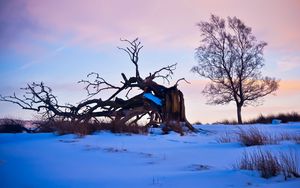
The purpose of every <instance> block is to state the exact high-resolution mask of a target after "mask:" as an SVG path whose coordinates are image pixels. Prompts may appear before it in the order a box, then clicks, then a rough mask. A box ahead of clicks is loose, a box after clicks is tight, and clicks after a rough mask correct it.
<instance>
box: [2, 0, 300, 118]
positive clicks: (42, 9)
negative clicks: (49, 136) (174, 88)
mask: <svg viewBox="0 0 300 188" xmlns="http://www.w3.org/2000/svg"><path fill="white" fill-rule="evenodd" d="M299 10H300V1H299V0H263V1H262V0H252V1H246V0H245V1H244V0H207V1H206V0H185V1H179V0H164V1H161V0H149V1H147V0H128V1H125V0H124V1H121V0H119V1H117V0H107V1H104V0H0V93H1V94H2V95H11V94H13V93H14V92H16V94H21V92H20V90H19V88H21V87H24V86H26V84H27V83H32V82H40V81H43V82H44V83H45V84H46V85H48V86H50V87H51V88H52V89H53V93H54V94H55V95H56V96H58V99H59V100H60V101H61V103H62V104H64V103H76V102H79V101H80V100H81V99H83V98H84V97H85V96H86V93H85V91H84V89H83V87H84V86H83V85H80V84H78V83H77V82H78V81H79V80H81V79H84V78H85V76H86V75H87V74H88V73H90V72H98V73H99V74H100V75H101V76H103V77H104V78H106V79H107V80H109V81H111V82H112V83H115V84H119V83H120V81H121V79H122V77H121V73H122V72H123V73H125V74H126V75H127V76H128V77H129V76H130V75H134V67H133V65H132V64H131V63H130V61H129V59H128V57H127V56H126V54H125V53H124V52H122V51H120V50H118V48H117V46H124V44H123V43H122V42H121V41H120V38H126V39H129V40H132V39H135V38H136V37H139V39H140V40H141V42H142V43H143V45H144V47H143V49H142V51H141V53H140V61H139V64H140V72H141V74H142V75H144V76H146V75H148V74H149V72H153V71H155V70H157V69H159V68H161V67H163V66H167V65H170V64H173V63H178V65H177V69H176V71H175V74H174V76H173V80H172V82H171V85H172V84H174V83H175V82H176V80H177V79H179V78H182V77H185V78H186V79H187V80H188V81H189V82H191V84H185V83H184V82H181V83H180V85H179V89H180V90H182V92H183V93H184V97H185V103H186V104H185V105H186V113H187V118H188V119H189V121H190V122H196V121H199V122H202V123H212V122H216V121H221V120H224V119H230V120H231V119H236V109H235V105H234V103H231V104H229V105H224V106H223V105H222V106H212V105H207V104H206V98H205V97H204V96H203V95H202V94H201V91H202V90H203V88H204V86H205V84H206V83H207V82H208V80H206V79H205V78H201V77H200V76H198V75H196V74H194V73H192V72H190V69H191V68H192V67H193V66H194V65H196V64H197V59H196V58H195V49H196V48H197V47H198V46H199V45H200V40H201V36H200V32H199V28H197V26H196V24H197V23H199V22H200V21H208V19H209V17H210V15H211V14H215V15H218V16H220V17H223V18H226V17H228V16H231V17H232V16H236V17H238V18H240V19H241V20H242V21H243V22H245V24H246V25H247V26H250V27H251V28H252V31H253V33H254V35H255V36H256V38H257V39H258V40H260V41H265V42H267V43H268V45H267V47H266V48H265V51H264V52H265V53H264V58H265V66H264V68H263V69H262V73H263V75H265V76H271V77H276V78H278V79H280V80H281V81H280V88H279V90H278V91H277V92H276V94H275V95H270V96H267V97H265V98H264V103H263V105H261V106H256V107H253V106H249V107H245V108H243V110H242V113H243V117H244V119H246V120H247V119H251V118H254V117H256V116H258V115H260V114H264V115H267V114H277V113H286V112H299V113H300V34H299V31H300V19H299V18H300V11H299ZM166 86H168V85H166ZM4 117H9V118H22V119H32V118H35V117H36V116H35V114H34V113H31V112H28V111H24V110H21V109H20V108H19V107H18V106H16V105H13V104H9V103H3V102H0V118H4Z"/></svg>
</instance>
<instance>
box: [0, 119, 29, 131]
mask: <svg viewBox="0 0 300 188" xmlns="http://www.w3.org/2000/svg"><path fill="white" fill-rule="evenodd" d="M22 132H29V130H28V129H27V128H25V127H24V123H23V122H22V121H21V120H14V119H8V118H7V119H1V122H0V133H22Z"/></svg>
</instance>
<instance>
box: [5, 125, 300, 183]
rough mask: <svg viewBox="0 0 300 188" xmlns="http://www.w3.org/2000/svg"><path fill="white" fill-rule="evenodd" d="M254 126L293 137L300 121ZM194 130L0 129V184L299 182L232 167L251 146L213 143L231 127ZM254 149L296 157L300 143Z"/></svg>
mask: <svg viewBox="0 0 300 188" xmlns="http://www.w3.org/2000/svg"><path fill="white" fill-rule="evenodd" d="M255 126H257V127H259V129H261V130H262V131H268V132H271V133H272V134H281V133H290V134H300V123H293V124H278V125H255ZM197 127H201V128H202V129H205V130H208V131H209V132H208V133H207V134H203V133H199V134H190V135H187V136H180V135H178V134H176V133H171V134H169V135H160V134H158V133H154V134H149V135H128V134H112V133H108V132H100V133H97V134H95V135H90V136H86V137H84V138H78V137H76V136H75V135H64V136H56V135H54V134H42V133H41V134H27V133H22V134H0V178H1V179H0V187H3V188H4V187H16V188H23V187H24V188H36V187H60V188H61V187H99V188H100V187H101V188H104V187H122V188H126V187H130V188H132V187H139V188H142V187H170V188H176V187H185V188H188V187H203V188H210V187H211V188H222V187H268V188H279V187H282V188H283V187H284V188H287V187H291V188H296V187H300V179H299V178H298V179H296V178H292V179H288V181H284V178H283V176H282V175H279V176H277V177H273V178H270V179H264V178H261V177H260V175H259V173H258V172H256V171H247V170H236V169H234V168H233V165H234V164H236V162H237V161H238V160H239V159H240V158H241V156H242V154H243V152H244V151H251V150H253V149H256V148H257V146H252V147H245V146H243V145H241V143H239V142H237V141H233V142H231V143H219V142H218V139H219V138H220V137H222V136H224V135H227V136H234V135H235V134H234V132H235V131H236V130H237V127H236V126H229V125H201V126H197ZM154 132H156V130H155V131H154ZM261 148H263V149H268V150H270V151H272V152H279V151H283V152H286V151H288V150H291V149H292V150H295V151H296V152H298V155H299V154H300V144H296V143H294V142H293V141H282V142H280V143H279V144H276V145H265V146H261ZM298 160H299V158H298ZM298 162H299V163H298V164H299V165H300V161H298ZM299 168H300V166H299Z"/></svg>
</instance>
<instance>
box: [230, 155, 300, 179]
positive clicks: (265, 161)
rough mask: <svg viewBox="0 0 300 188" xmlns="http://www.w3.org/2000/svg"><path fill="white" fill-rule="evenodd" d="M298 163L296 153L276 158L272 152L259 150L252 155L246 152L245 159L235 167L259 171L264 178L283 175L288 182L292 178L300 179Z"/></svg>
mask: <svg viewBox="0 0 300 188" xmlns="http://www.w3.org/2000/svg"><path fill="white" fill-rule="evenodd" d="M297 161H298V156H297V155H296V152H292V151H289V152H288V153H280V155H279V156H276V155H274V154H272V153H271V152H270V151H262V150H261V149H258V150H256V151H254V152H253V153H251V154H249V153H247V152H244V154H243V157H242V158H241V160H240V161H239V162H238V163H237V164H236V165H235V168H238V169H244V170H257V171H259V172H260V174H261V177H263V178H270V177H273V176H277V175H279V174H280V173H282V174H283V175H284V178H285V180H286V179H287V178H291V177H296V178H299V177H300V175H299V169H298V164H297Z"/></svg>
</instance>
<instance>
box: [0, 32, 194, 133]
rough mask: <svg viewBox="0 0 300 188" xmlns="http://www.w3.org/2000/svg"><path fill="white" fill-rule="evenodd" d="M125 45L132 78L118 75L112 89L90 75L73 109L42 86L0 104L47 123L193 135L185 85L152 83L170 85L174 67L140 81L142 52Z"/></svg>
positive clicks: (135, 44) (136, 46)
mask: <svg viewBox="0 0 300 188" xmlns="http://www.w3.org/2000/svg"><path fill="white" fill-rule="evenodd" d="M121 41H122V42H124V43H126V44H127V46H126V47H125V48H120V47H119V49H120V50H122V51H124V52H126V53H127V54H128V56H129V58H130V61H131V63H132V64H133V65H134V68H135V75H133V76H131V77H127V76H126V75H125V74H124V73H121V76H122V81H121V85H120V86H117V85H113V84H111V83H110V82H108V81H106V80H105V79H104V78H103V77H101V76H100V75H99V74H98V73H95V72H92V73H90V74H88V75H87V79H86V80H81V81H79V83H83V84H85V89H86V91H87V93H88V97H87V99H85V100H83V101H81V102H80V103H79V104H77V105H71V104H67V105H61V104H59V102H58V100H57V97H56V96H54V95H53V93H52V90H51V88H50V87H48V86H46V85H45V84H44V83H43V82H41V83H32V84H27V87H25V88H21V89H22V90H24V91H25V94H24V95H23V96H22V97H18V96H17V95H16V94H13V95H12V96H2V95H0V101H5V102H10V103H14V104H16V105H19V106H20V107H21V108H23V109H25V110H32V111H36V112H38V113H39V114H41V115H42V116H43V117H44V118H46V119H47V120H55V119H60V120H63V121H71V122H91V121H99V120H100V119H101V118H109V119H110V120H111V122H112V123H116V124H118V125H127V126H128V125H129V126H130V125H137V124H138V121H141V120H144V121H145V120H146V121H147V123H146V125H145V126H148V127H150V126H154V125H155V126H161V127H162V128H163V129H164V130H165V131H169V130H173V131H176V132H179V133H180V134H183V132H186V131H196V129H195V128H194V127H193V126H192V125H191V124H190V123H189V122H188V120H187V118H186V115H185V105H184V96H183V93H182V92H181V91H180V90H179V89H178V88H177V86H178V83H179V82H180V81H185V82H187V81H186V80H185V79H184V78H181V79H179V80H177V82H176V83H175V84H174V85H173V86H171V87H166V86H164V85H162V84H158V83H157V82H156V80H157V79H162V80H163V81H164V82H167V83H170V79H171V76H172V75H173V71H174V70H175V69H176V64H172V65H169V66H166V67H163V68H161V69H159V70H157V71H155V72H153V73H149V75H148V76H146V77H142V76H141V75H140V71H139V64H138V62H139V52H140V50H141V49H142V48H143V46H142V45H141V42H140V41H139V40H138V38H137V39H135V40H133V41H129V40H122V39H121ZM133 89H138V91H139V94H137V95H134V96H133V97H131V98H130V97H129V94H130V92H131V91H132V90H133ZM104 90H110V92H109V93H111V95H110V96H109V97H108V98H107V99H105V100H103V99H102V98H98V97H97V96H98V95H99V94H100V93H101V92H102V91H104Z"/></svg>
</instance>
